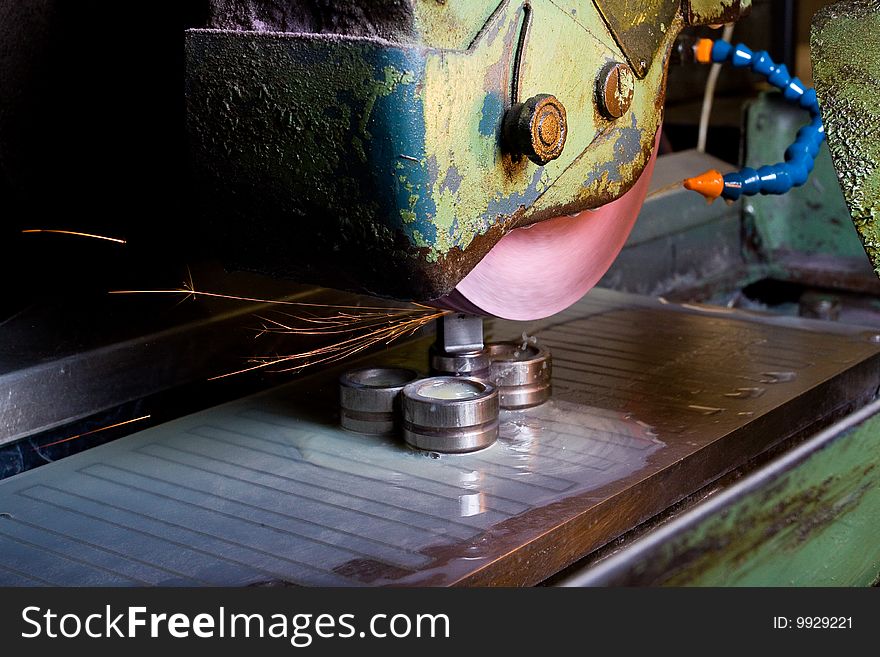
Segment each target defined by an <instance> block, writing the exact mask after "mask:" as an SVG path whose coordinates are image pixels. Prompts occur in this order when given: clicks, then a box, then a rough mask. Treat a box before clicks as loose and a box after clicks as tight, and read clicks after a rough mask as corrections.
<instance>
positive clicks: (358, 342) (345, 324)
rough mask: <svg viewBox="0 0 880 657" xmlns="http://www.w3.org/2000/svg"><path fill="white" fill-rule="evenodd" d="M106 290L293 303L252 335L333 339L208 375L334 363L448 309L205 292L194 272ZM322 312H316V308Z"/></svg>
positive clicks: (402, 334) (401, 334)
mask: <svg viewBox="0 0 880 657" xmlns="http://www.w3.org/2000/svg"><path fill="white" fill-rule="evenodd" d="M110 294H180V295H183V296H184V298H185V299H186V298H195V297H208V298H214V299H226V300H231V301H241V302H248V303H261V304H267V305H272V306H294V307H296V308H298V309H299V312H300V314H297V315H294V314H289V313H283V312H280V311H276V313H277V316H278V317H279V318H278V319H275V318H272V317H267V316H258V318H259V319H260V320H261V321H262V322H263V326H262V327H261V328H260V329H258V330H257V335H256V337H258V338H259V337H260V336H262V335H266V334H284V335H297V336H311V337H325V338H331V339H333V340H334V341H333V342H331V343H330V344H327V345H324V346H322V347H316V348H314V349H309V350H306V351H302V352H299V353H294V354H289V355H276V356H258V357H255V358H252V359H250V361H249V362H250V363H251V366H249V367H244V368H242V369H239V370H236V371H234V372H228V373H226V374H221V375H218V376H214V377H211V378H210V379H209V380H210V381H213V380H216V379H224V378H226V377H230V376H235V375H237V374H244V373H245V372H252V371H254V370H261V369H266V368H270V367H274V366H276V365H285V367H283V368H282V369H278V370H272V371H273V372H279V373H280V372H298V371H300V370H302V369H304V368H306V367H310V366H314V365H318V364H330V363H336V362H339V361H342V360H345V359H347V358H350V357H352V356H354V355H356V354H358V353H360V352H362V351H364V350H366V349H369V348H370V347H374V346H377V345H381V344H391V343H392V342H394V341H395V340H398V339H400V338H402V337H405V336H407V335H412V334H413V333H415V332H416V331H417V330H419V329H420V328H422V327H423V326H425V325H426V324H428V323H430V322H432V321H434V320H435V319H439V318H440V317H443V316H444V315H446V314H447V313H448V312H449V311H447V310H438V309H437V308H433V307H431V306H425V305H422V304H419V303H411V304H410V305H409V307H405V308H394V307H387V306H355V305H338V304H326V303H310V302H306V301H287V300H280V299H262V298H259V297H245V296H237V295H232V294H221V293H218V292H205V291H201V290H196V289H195V284H194V283H193V281H192V276H190V280H189V281H188V282H185V283H183V285H182V287H179V288H177V289H171V290H114V291H111V292H110ZM319 313H320V314H319Z"/></svg>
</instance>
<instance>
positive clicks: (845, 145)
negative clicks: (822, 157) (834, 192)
mask: <svg viewBox="0 0 880 657" xmlns="http://www.w3.org/2000/svg"><path fill="white" fill-rule="evenodd" d="M878 30H880V3H878V2H877V1H876V0H846V1H845V2H838V3H836V4H834V5H831V6H829V7H826V8H824V9H823V10H822V11H820V12H819V13H817V14H816V16H815V17H814V18H813V24H812V33H811V36H810V49H811V54H812V60H813V77H814V79H815V83H816V93H817V95H818V97H819V102H820V104H821V107H822V119H823V121H824V123H825V129H826V132H827V134H828V146H829V149H830V151H831V158H832V160H833V161H834V168H835V169H836V170H837V177H838V180H839V181H840V188H841V190H842V191H843V196H844V198H845V199H846V202H847V204H848V205H849V208H850V213H851V216H852V220H853V223H854V224H855V227H856V230H857V231H858V234H859V237H860V238H861V240H862V243H863V245H864V247H865V251H866V252H867V254H868V257H869V258H870V259H871V263H872V264H873V266H874V271H875V273H876V274H877V275H878V276H880V40H878V38H877V34H878Z"/></svg>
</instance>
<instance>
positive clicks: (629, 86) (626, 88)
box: [596, 62, 636, 119]
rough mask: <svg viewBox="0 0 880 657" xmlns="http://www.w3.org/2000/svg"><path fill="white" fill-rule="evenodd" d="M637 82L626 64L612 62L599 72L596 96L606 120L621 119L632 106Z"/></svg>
mask: <svg viewBox="0 0 880 657" xmlns="http://www.w3.org/2000/svg"><path fill="white" fill-rule="evenodd" d="M635 89H636V80H635V77H634V76H633V73H632V71H631V70H630V68H629V66H627V65H626V64H621V63H620V62H610V63H608V64H606V65H605V66H604V67H603V68H602V70H601V71H600V72H599V77H598V78H597V81H596V96H597V99H598V103H599V110H600V111H601V112H602V114H604V115H605V117H606V118H609V119H619V118H620V117H621V116H623V115H624V114H626V113H627V112H628V111H629V108H630V105H632V99H633V93H635Z"/></svg>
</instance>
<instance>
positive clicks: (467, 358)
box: [429, 344, 489, 379]
mask: <svg viewBox="0 0 880 657" xmlns="http://www.w3.org/2000/svg"><path fill="white" fill-rule="evenodd" d="M429 355H430V358H431V374H436V375H438V376H444V375H445V376H472V377H476V378H478V379H485V378H486V377H487V376H488V375H489V352H487V351H486V350H485V349H480V350H479V351H466V352H461V353H457V354H449V353H446V352H444V351H443V350H442V349H441V348H439V347H438V346H437V345H436V344H433V345H431V349H430V352H429Z"/></svg>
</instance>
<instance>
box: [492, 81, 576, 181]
mask: <svg viewBox="0 0 880 657" xmlns="http://www.w3.org/2000/svg"><path fill="white" fill-rule="evenodd" d="M503 133H504V141H505V147H506V148H507V149H508V150H509V151H510V152H512V153H513V154H514V155H525V156H526V157H527V158H529V159H530V160H531V161H532V162H534V163H535V164H537V165H540V166H543V165H545V164H547V163H548V162H551V161H552V160H555V159H556V158H558V157H559V156H560V155H562V149H563V148H564V147H565V138H566V136H568V122H567V119H566V116H565V107H564V106H563V105H562V103H561V102H560V101H559V99H558V98H556V96H552V95H550V94H538V95H537V96H532V97H531V98H529V99H528V100H527V101H525V102H524V103H517V104H516V105H514V106H513V107H511V108H510V109H509V110H507V114H505V116H504V129H503Z"/></svg>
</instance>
